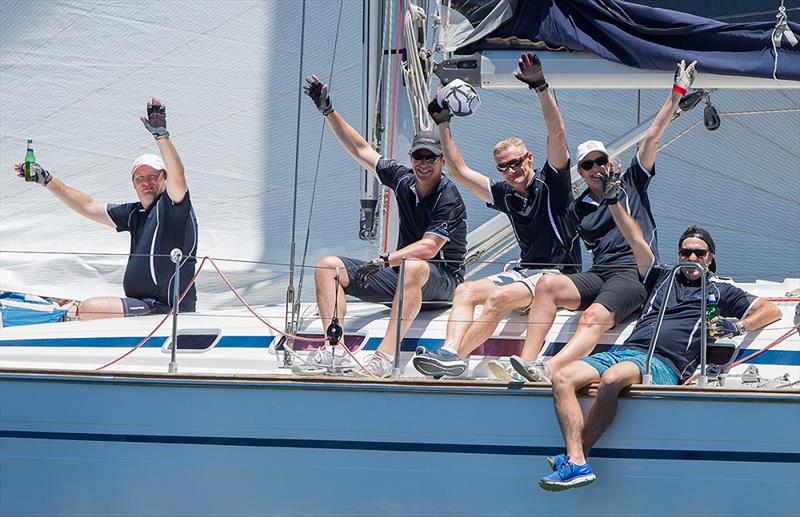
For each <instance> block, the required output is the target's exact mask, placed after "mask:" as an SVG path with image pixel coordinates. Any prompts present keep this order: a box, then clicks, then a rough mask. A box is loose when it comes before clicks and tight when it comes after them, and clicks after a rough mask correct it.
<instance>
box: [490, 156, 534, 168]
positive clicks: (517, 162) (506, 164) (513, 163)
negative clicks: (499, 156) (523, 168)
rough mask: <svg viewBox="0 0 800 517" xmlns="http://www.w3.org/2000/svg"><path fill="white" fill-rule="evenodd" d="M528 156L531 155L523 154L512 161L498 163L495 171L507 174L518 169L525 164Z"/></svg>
mask: <svg viewBox="0 0 800 517" xmlns="http://www.w3.org/2000/svg"><path fill="white" fill-rule="evenodd" d="M530 155H531V153H525V154H523V155H522V156H520V157H519V158H514V159H513V160H508V161H507V162H504V163H498V164H497V170H498V171H500V172H507V171H510V170H511V169H517V168H519V166H520V165H522V164H523V163H525V160H527V159H528V157H529V156H530Z"/></svg>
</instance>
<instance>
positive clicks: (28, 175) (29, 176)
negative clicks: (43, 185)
mask: <svg viewBox="0 0 800 517" xmlns="http://www.w3.org/2000/svg"><path fill="white" fill-rule="evenodd" d="M34 163H36V156H34V154H33V140H32V139H30V138H29V139H28V152H27V153H26V154H25V181H38V180H39V175H38V174H36V171H35V170H31V166H32V165H33V164H34Z"/></svg>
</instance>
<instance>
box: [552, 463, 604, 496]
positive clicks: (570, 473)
mask: <svg viewBox="0 0 800 517" xmlns="http://www.w3.org/2000/svg"><path fill="white" fill-rule="evenodd" d="M595 479H596V478H595V476H594V473H593V472H592V467H590V466H589V464H588V463H586V464H585V465H575V464H574V463H571V462H570V461H566V462H564V463H562V464H561V465H560V466H559V467H558V469H557V470H556V471H555V472H553V473H552V474H550V475H549V476H545V477H543V478H542V479H540V480H539V486H540V487H542V488H543V489H544V490H548V491H550V492H560V491H562V490H568V489H570V488H576V487H579V486H584V485H588V484H589V483H591V482H592V481H594V480H595Z"/></svg>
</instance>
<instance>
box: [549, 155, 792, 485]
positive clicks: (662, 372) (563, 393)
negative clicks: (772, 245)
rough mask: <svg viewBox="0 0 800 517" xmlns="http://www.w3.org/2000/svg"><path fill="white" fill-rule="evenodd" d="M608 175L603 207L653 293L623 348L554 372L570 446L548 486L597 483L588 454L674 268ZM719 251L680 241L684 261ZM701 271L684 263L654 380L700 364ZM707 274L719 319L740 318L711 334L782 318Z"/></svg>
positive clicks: (680, 376) (638, 364)
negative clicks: (584, 393) (582, 396)
mask: <svg viewBox="0 0 800 517" xmlns="http://www.w3.org/2000/svg"><path fill="white" fill-rule="evenodd" d="M603 180H604V204H605V205H606V206H608V207H609V210H610V212H611V214H612V216H613V218H614V222H615V223H616V225H617V228H618V229H619V231H620V232H621V233H622V235H623V236H624V237H625V240H626V241H627V242H628V244H629V245H630V247H631V250H632V251H633V255H634V257H635V258H636V266H637V268H638V270H639V276H640V278H641V279H642V282H643V283H644V285H645V287H646V288H647V290H648V297H647V300H646V302H645V304H644V309H643V310H642V312H641V314H640V315H639V319H638V321H637V322H636V327H635V328H634V329H633V332H631V335H630V337H628V339H627V340H625V343H624V344H623V345H622V346H619V347H616V348H615V349H614V350H613V351H610V352H600V353H597V354H592V355H590V356H588V357H584V358H582V359H579V360H577V361H574V362H572V363H569V364H567V365H566V366H564V367H563V368H562V369H561V370H559V371H558V372H557V373H556V374H555V375H554V376H553V396H554V397H555V408H556V415H557V416H558V421H559V424H560V426H561V432H562V434H563V435H564V442H565V444H566V449H567V451H566V453H565V454H560V455H558V456H555V457H553V458H548V462H549V463H550V466H551V467H552V468H553V469H554V472H553V473H552V474H549V475H547V476H545V477H543V478H542V479H541V480H540V481H539V485H540V486H541V487H542V488H544V489H545V490H553V491H558V490H565V489H567V488H574V487H577V486H582V485H586V484H589V483H591V482H592V481H594V479H595V476H594V474H593V473H592V469H591V467H589V465H588V463H586V455H588V453H589V451H590V450H591V448H592V446H593V445H594V444H595V442H597V440H598V439H599V438H600V435H601V434H602V433H603V431H605V429H606V428H607V427H608V425H609V424H610V423H611V421H612V420H613V418H614V414H615V413H616V407H617V397H618V396H619V393H620V392H621V391H622V390H623V389H625V388H627V387H628V386H630V385H631V384H635V383H640V382H642V375H643V374H644V370H645V362H646V359H647V352H648V349H649V346H650V341H651V339H652V337H653V333H654V332H655V326H656V322H657V319H658V315H659V312H660V310H661V306H662V305H663V304H664V303H665V300H664V298H665V296H666V292H667V287H668V286H669V282H670V278H671V276H672V275H671V268H670V267H669V266H664V265H660V264H656V259H655V256H654V255H653V251H652V249H651V248H650V245H649V244H648V242H647V240H646V239H645V238H644V236H643V233H642V228H641V226H640V225H639V224H638V223H637V222H636V220H635V219H634V218H633V217H631V216H630V214H628V212H627V211H626V210H625V209H624V208H622V207H621V206H620V203H618V201H617V193H618V191H619V185H620V181H619V171H617V173H616V174H612V173H610V172H606V173H605V174H604V175H603ZM715 250H716V248H715V246H714V241H713V239H712V238H711V235H709V233H708V232H707V231H706V230H704V229H702V228H699V227H697V226H690V227H689V228H687V229H686V231H685V232H683V234H682V235H681V237H680V239H678V260H679V261H680V262H692V263H695V264H700V265H702V266H703V268H704V269H707V270H710V271H712V272H713V271H715V270H716V254H715ZM701 274H704V273H701V272H700V271H699V270H698V269H697V268H694V267H683V268H681V269H680V274H678V275H676V277H675V285H674V286H673V289H672V292H671V293H670V297H669V300H667V301H666V304H667V309H666V312H665V314H664V320H663V322H662V326H661V330H660V332H659V336H658V341H657V343H656V349H655V354H654V356H653V359H652V362H651V369H650V373H651V374H652V376H653V383H655V384H678V383H681V382H683V381H685V380H686V379H688V378H689V377H690V376H691V375H692V374H693V373H694V371H695V369H696V368H697V364H698V361H699V358H700V339H701V336H700V332H699V329H700V324H701V318H704V317H705V315H704V314H702V313H701V312H700V309H701V302H702V296H703V292H702V288H701V279H700V275H701ZM710 276H711V278H709V282H708V286H707V288H708V296H709V298H710V297H711V296H712V295H713V296H714V297H715V298H716V302H717V306H718V308H719V312H720V315H721V316H723V317H732V318H736V319H735V320H733V319H719V318H716V319H715V320H714V321H713V322H712V323H711V325H710V328H709V337H710V338H711V339H716V338H717V337H736V336H740V335H742V334H744V333H745V332H747V331H748V330H755V329H760V328H762V327H764V326H766V325H769V324H770V323H772V322H774V321H777V320H779V319H780V317H781V312H780V309H778V307H776V306H775V305H774V304H772V303H771V302H769V301H768V300H766V299H763V298H756V297H754V296H752V295H750V294H748V293H746V292H744V291H743V290H741V289H739V288H738V287H735V286H734V285H733V284H730V283H727V282H722V281H719V280H717V279H716V278H715V277H714V276H713V275H710ZM593 382H599V383H600V385H599V387H598V389H597V395H596V396H595V399H594V402H593V404H592V406H591V409H590V410H589V416H588V417H587V418H586V420H585V422H584V418H583V414H582V412H581V408H580V405H579V404H578V399H577V397H576V392H577V391H578V390H580V389H582V388H584V387H585V386H587V385H589V384H590V383H593Z"/></svg>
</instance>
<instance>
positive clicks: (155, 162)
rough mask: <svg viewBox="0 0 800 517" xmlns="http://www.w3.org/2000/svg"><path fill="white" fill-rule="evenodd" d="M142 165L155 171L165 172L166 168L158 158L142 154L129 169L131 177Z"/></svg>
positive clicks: (153, 155)
mask: <svg viewBox="0 0 800 517" xmlns="http://www.w3.org/2000/svg"><path fill="white" fill-rule="evenodd" d="M142 165H147V166H148V167H152V168H154V169H155V170H157V171H165V170H167V166H166V165H164V162H163V161H162V160H161V158H160V157H158V156H156V155H155V154H143V155H141V156H140V157H138V158H136V160H134V162H133V167H132V168H131V176H133V173H134V172H136V169H138V168H139V167H141V166H142Z"/></svg>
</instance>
